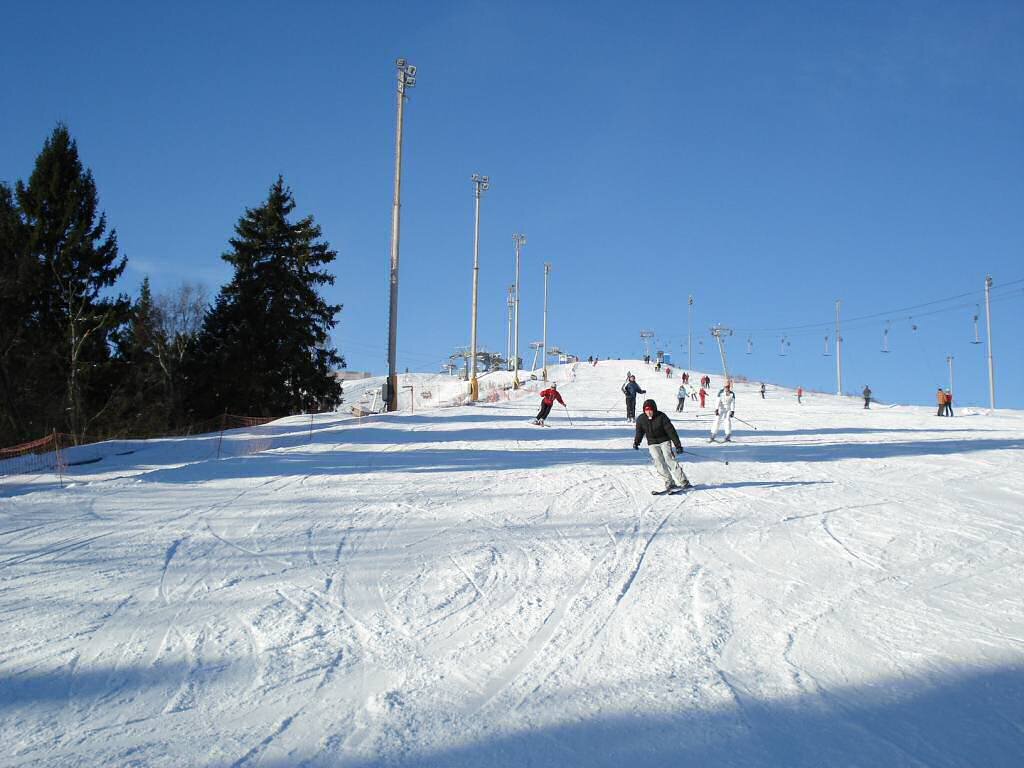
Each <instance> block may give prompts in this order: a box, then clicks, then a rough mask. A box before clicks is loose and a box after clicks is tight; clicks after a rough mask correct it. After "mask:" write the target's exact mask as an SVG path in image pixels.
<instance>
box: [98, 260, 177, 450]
mask: <svg viewBox="0 0 1024 768" xmlns="http://www.w3.org/2000/svg"><path fill="white" fill-rule="evenodd" d="M158 314H159V313H158V310H157V308H156V306H155V303H154V301H153V294H152V291H151V290H150V287H149V278H148V277H146V278H144V279H143V281H142V286H141V287H140V289H139V298H138V300H137V301H136V302H135V304H134V305H132V310H131V317H130V319H129V321H128V327H127V329H126V330H125V332H124V333H123V334H121V338H120V340H119V341H120V344H119V346H120V348H121V349H120V355H119V356H118V359H119V361H120V362H121V363H122V364H123V366H124V377H123V382H122V386H121V387H120V388H119V390H118V393H117V397H116V398H115V403H114V405H113V406H112V408H111V415H110V419H109V422H110V424H111V426H114V427H116V428H117V429H118V431H121V432H124V433H129V434H135V435H139V436H149V435H153V434H160V433H162V432H165V431H167V429H168V428H169V426H170V422H171V420H172V418H173V413H172V411H173V406H172V405H171V403H170V392H169V386H168V382H167V380H166V377H165V376H164V374H163V370H162V367H161V363H160V355H161V353H162V351H163V350H164V349H166V347H167V341H166V339H163V338H162V333H161V328H160V321H159V317H158Z"/></svg>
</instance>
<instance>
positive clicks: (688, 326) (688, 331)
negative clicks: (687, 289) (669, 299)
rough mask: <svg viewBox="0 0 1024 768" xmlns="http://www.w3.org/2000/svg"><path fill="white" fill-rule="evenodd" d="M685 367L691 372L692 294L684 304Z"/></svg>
mask: <svg viewBox="0 0 1024 768" xmlns="http://www.w3.org/2000/svg"><path fill="white" fill-rule="evenodd" d="M686 367H687V368H689V369H690V370H691V371H692V370H693V294H692V293H691V294H690V298H689V299H688V300H687V302H686Z"/></svg>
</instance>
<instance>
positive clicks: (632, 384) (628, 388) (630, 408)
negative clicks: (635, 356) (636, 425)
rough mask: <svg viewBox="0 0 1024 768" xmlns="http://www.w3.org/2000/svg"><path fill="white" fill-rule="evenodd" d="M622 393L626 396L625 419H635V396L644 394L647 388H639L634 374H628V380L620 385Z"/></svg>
mask: <svg viewBox="0 0 1024 768" xmlns="http://www.w3.org/2000/svg"><path fill="white" fill-rule="evenodd" d="M622 394H624V395H625V396H626V419H627V420H628V421H636V396H637V395H646V394H647V390H645V389H640V385H639V384H637V383H636V376H630V377H629V381H627V382H626V383H625V384H623V385H622Z"/></svg>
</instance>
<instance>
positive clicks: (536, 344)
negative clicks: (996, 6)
mask: <svg viewBox="0 0 1024 768" xmlns="http://www.w3.org/2000/svg"><path fill="white" fill-rule="evenodd" d="M543 348H544V342H543V341H531V342H530V349H532V350H533V362H532V363H530V373H531V374H532V373H533V372H534V371H536V370H537V355H539V354H540V351H541V349H543Z"/></svg>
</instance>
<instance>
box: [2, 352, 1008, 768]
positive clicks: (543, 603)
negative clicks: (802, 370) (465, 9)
mask: <svg viewBox="0 0 1024 768" xmlns="http://www.w3.org/2000/svg"><path fill="white" fill-rule="evenodd" d="M628 367H632V368H633V370H634V372H636V373H637V374H638V381H639V383H640V384H641V386H643V387H644V388H645V389H646V390H647V391H648V395H647V396H648V397H650V396H653V397H654V398H655V399H657V400H658V402H659V405H660V406H661V407H662V409H663V410H667V411H670V412H671V411H672V410H673V409H674V406H675V398H674V395H675V390H676V387H677V386H678V378H675V377H674V379H673V380H671V381H669V380H667V379H666V378H665V377H664V375H662V374H655V373H654V372H653V370H652V369H650V368H646V367H644V366H642V365H641V364H639V363H636V362H635V361H633V362H628V361H622V362H619V361H607V362H602V363H601V364H600V365H598V366H596V367H592V366H589V365H581V366H580V367H579V368H578V370H577V372H576V375H575V381H570V380H569V374H568V371H567V370H559V371H558V373H557V375H558V376H559V377H560V386H559V388H560V390H561V391H562V392H563V395H564V397H565V399H566V401H567V403H568V405H569V409H568V411H566V410H565V409H562V408H561V407H559V406H556V407H555V410H554V411H553V413H552V417H551V419H550V420H549V424H550V425H551V426H550V427H549V428H539V427H534V426H532V425H531V424H529V423H528V422H529V419H530V418H531V417H532V416H533V414H534V412H535V410H536V406H537V403H536V401H537V398H536V395H535V394H533V395H529V396H527V397H526V398H524V399H519V400H512V401H500V402H496V403H486V404H478V405H475V406H465V407H457V408H447V409H441V408H434V409H432V410H429V411H427V412H422V413H421V412H420V409H419V408H416V413H409V412H408V411H406V412H404V413H400V414H393V415H388V416H382V417H374V418H373V419H370V420H362V421H360V420H357V419H353V418H349V417H342V416H341V415H338V414H335V415H324V416H318V417H315V418H314V419H313V420H312V425H311V423H310V419H309V418H308V417H294V418H293V419H290V420H284V421H281V422H275V423H273V424H270V425H266V426H265V427H259V428H254V429H251V430H247V431H245V433H244V434H245V435H246V437H245V439H248V440H254V439H265V440H267V445H268V446H278V445H280V446H282V447H271V449H270V450H266V451H263V452H260V453H256V454H253V455H247V456H237V457H232V456H231V454H230V452H228V453H227V456H228V457H227V458H221V459H220V460H217V459H215V458H212V450H213V447H214V446H213V443H211V442H210V441H211V438H209V437H201V438H186V439H178V440H164V441H153V442H152V443H147V444H141V445H138V446H135V449H136V450H135V452H134V453H131V454H127V455H121V456H107V457H104V458H103V460H102V461H99V462H97V463H95V464H89V465H82V466H78V467H72V468H71V470H70V473H69V474H70V475H71V480H72V485H71V486H70V487H66V488H63V489H61V488H59V487H58V485H57V478H54V477H45V476H44V477H37V478H31V479H30V478H4V479H3V481H2V482H0V611H2V619H3V621H2V623H0V755H2V757H0V764H2V765H10V766H36V765H47V766H71V765H75V766H79V765H80V766H93V765H146V766H257V765H258V766H293V765H311V766H313V765H315V766H337V765H351V766H369V765H378V764H380V765H385V764H386V765H417V766H425V765H431V766H451V765H465V766H479V765H510V766H522V765H534V766H536V765H545V766H548V765H549V766H566V765H577V766H595V765H601V766H620V765H630V766H634V765H650V766H660V765H681V764H688V765H744V766H779V765H787V766H793V765H798V766H821V765H865V766H867V765H872V766H874V765H886V766H889V765H907V766H920V765H928V766H967V765H978V766H982V765H983V766H1017V765H1020V763H1021V757H1022V755H1024V600H1022V598H1021V595H1024V567H1022V566H1024V515H1022V509H1024V414H1021V413H1016V412H1000V413H999V414H998V415H995V416H987V415H983V414H982V413H979V412H975V413H973V414H972V415H969V416H963V417H961V416H960V415H959V414H958V417H957V418H953V419H948V418H946V419H940V418H938V417H936V416H935V415H934V412H932V411H931V410H929V409H924V408H912V407H888V408H884V409H877V410H874V409H873V410H869V411H865V410H864V409H863V408H862V407H861V404H860V401H858V400H854V399H849V398H842V399H837V398H834V397H829V396H821V395H809V396H805V398H804V404H803V405H797V403H796V402H795V398H794V397H793V395H792V392H790V391H788V390H775V389H769V392H768V398H767V399H766V400H761V398H760V397H759V396H758V395H757V394H756V393H755V389H754V387H753V385H745V384H741V385H739V392H738V402H737V408H736V410H737V414H736V415H737V416H739V417H741V418H743V419H745V420H747V421H748V422H750V423H751V424H753V425H756V426H757V428H758V429H757V430H756V431H755V430H753V429H750V428H748V427H746V426H744V425H742V424H737V429H736V432H735V433H734V440H735V442H734V443H732V444H729V445H719V444H716V445H709V444H708V443H707V442H706V436H707V428H708V420H709V415H710V409H704V410H703V411H701V410H700V409H695V408H694V403H692V402H691V403H688V404H687V406H686V411H685V412H684V414H682V415H679V418H677V419H675V421H676V424H677V427H678V428H679V430H680V434H681V436H682V438H683V443H684V445H685V446H687V448H688V449H689V448H692V449H693V451H695V452H697V453H700V454H701V456H700V457H697V456H695V455H691V456H688V457H684V465H685V467H686V471H687V473H688V474H689V476H690V478H691V480H692V481H693V482H695V483H697V484H698V489H697V490H695V491H693V492H691V493H689V494H687V495H684V496H675V497H653V496H651V495H650V493H649V491H650V489H651V488H654V487H657V486H658V484H659V483H658V481H657V480H656V478H655V477H654V475H653V473H652V471H651V469H650V461H649V458H648V456H647V453H646V451H645V450H643V449H641V451H640V452H634V451H633V450H631V444H632V428H631V426H630V425H628V424H627V423H626V421H625V419H624V413H623V408H622V398H621V395H620V394H619V385H620V384H621V382H622V380H623V378H624V376H625V372H626V369H627V368H628ZM712 376H714V374H712ZM715 379H716V384H715V389H717V383H718V382H717V377H715ZM347 386H348V385H347ZM349 402H350V403H351V400H350V401H349ZM672 415H673V416H676V415H677V414H672ZM570 417H571V424H570V421H569V418H570ZM261 436H262V438H261ZM229 439H230V436H228V437H226V438H225V440H229ZM122 453H123V452H122ZM726 457H727V458H728V460H729V465H728V466H726V465H725V464H724V463H721V462H720V461H718V460H719V459H723V458H726Z"/></svg>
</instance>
